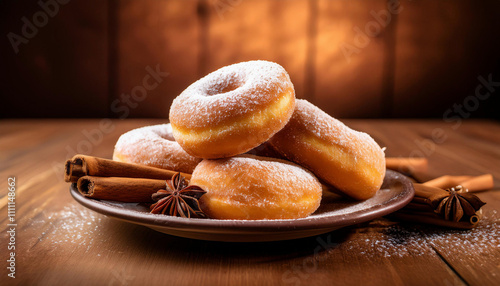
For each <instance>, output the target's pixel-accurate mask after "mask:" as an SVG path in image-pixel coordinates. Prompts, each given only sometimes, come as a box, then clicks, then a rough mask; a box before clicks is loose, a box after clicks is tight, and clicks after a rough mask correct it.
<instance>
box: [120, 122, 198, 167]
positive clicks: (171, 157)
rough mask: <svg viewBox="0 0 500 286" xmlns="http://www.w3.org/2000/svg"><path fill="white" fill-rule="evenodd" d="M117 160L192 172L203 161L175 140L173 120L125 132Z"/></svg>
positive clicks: (121, 137) (121, 138)
mask: <svg viewBox="0 0 500 286" xmlns="http://www.w3.org/2000/svg"><path fill="white" fill-rule="evenodd" d="M113 160H117V161H122V162H128V163H136V164H142V165H146V166H152V167H158V168H163V169H169V170H174V171H180V172H184V173H192V172H193V170H194V168H195V167H196V165H197V164H198V163H199V162H200V161H201V159H199V158H196V157H193V156H191V155H189V154H188V153H186V151H184V150H183V149H182V148H181V146H179V144H178V143H177V142H175V140H174V137H173V135H172V127H171V125H170V124H161V125H153V126H146V127H141V128H137V129H134V130H131V131H129V132H127V133H125V134H123V135H121V136H120V138H119V139H118V141H117V142H116V145H115V151H114V154H113Z"/></svg>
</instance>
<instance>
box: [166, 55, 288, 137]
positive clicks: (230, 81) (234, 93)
mask: <svg viewBox="0 0 500 286" xmlns="http://www.w3.org/2000/svg"><path fill="white" fill-rule="evenodd" d="M290 87H291V88H292V89H293V86H292V83H291V82H290V78H289V76H288V74H287V73H286V71H285V69H284V68H283V67H281V66H280V65H278V64H276V63H273V62H268V61H249V62H242V63H237V64H233V65H229V66H226V67H223V68H221V69H219V70H217V71H215V72H212V73H210V74H209V75H207V76H205V77H203V78H202V79H200V80H198V81H196V82H195V83H193V84H192V85H190V86H189V87H188V88H186V90H184V91H183V92H182V93H181V94H180V95H179V96H178V97H177V98H176V99H175V100H174V101H173V103H172V106H171V108H170V121H171V122H174V123H176V122H182V125H183V126H189V127H190V128H197V127H206V126H210V125H216V124H218V123H220V122H223V121H224V120H226V119H227V118H233V117H235V116H238V115H243V114H248V113H251V112H254V111H256V110H259V109H261V106H262V105H263V104H267V103H269V102H273V101H276V100H277V97H278V95H279V94H280V93H282V92H283V91H284V90H285V89H287V88H290Z"/></svg>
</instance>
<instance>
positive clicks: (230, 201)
mask: <svg viewBox="0 0 500 286" xmlns="http://www.w3.org/2000/svg"><path fill="white" fill-rule="evenodd" d="M169 119H170V124H163V125H156V126H149V127H143V128H139V129H135V130H132V131H130V132H127V133H125V134H123V135H122V136H121V137H120V139H119V140H118V142H117V144H116V146H115V151H114V154H113V159H114V160H117V161H122V162H131V163H138V164H144V165H149V166H155V167H160V168H166V169H170V170H176V171H181V172H185V173H192V177H191V181H190V183H191V184H193V185H197V186H200V187H202V188H203V189H204V190H205V191H207V193H206V194H205V195H204V196H202V197H201V199H200V206H201V208H202V210H203V211H204V212H205V213H206V214H207V215H208V216H209V217H210V218H215V219H242V220H256V219H296V218H303V217H307V216H309V215H310V214H312V213H313V212H314V211H316V209H317V208H318V207H319V205H320V202H321V195H322V186H321V183H320V181H319V180H321V181H322V182H323V183H325V184H328V185H331V186H333V188H332V189H335V190H337V191H338V192H340V193H341V194H344V195H346V196H349V197H351V198H353V199H357V200H365V199H368V198H370V197H372V196H374V195H375V193H376V192H377V190H379V189H380V186H381V185H382V181H383V178H384V175H385V155H384V152H383V150H382V149H381V148H380V146H379V145H378V144H377V143H376V142H375V141H374V140H373V139H372V138H371V137H370V136H369V135H368V134H366V133H362V132H357V131H354V130H352V129H350V128H348V127H347V126H345V125H344V124H343V123H342V122H340V121H338V120H336V119H334V118H332V117H331V116H329V115H328V114H327V113H325V112H323V111H322V110H321V109H319V108H318V107H316V106H314V105H313V104H311V103H309V102H308V101H306V100H296V99H295V91H294V88H293V84H292V82H291V81H290V78H289V76H288V74H287V72H286V71H285V69H284V68H283V67H281V66H280V65H278V64H276V63H273V62H267V61H250V62H243V63H238V64H234V65H230V66H226V67H223V68H221V69H219V70H217V71H215V72H213V73H211V74H209V75H207V76H205V77H204V78H202V79H200V80H198V81H196V82H195V83H193V84H192V85H191V86H189V87H188V88H187V89H186V90H184V91H183V92H182V93H181V94H180V95H179V96H178V97H177V98H176V99H175V100H174V101H173V103H172V106H171V107H170V118H169ZM318 179H319V180H318Z"/></svg>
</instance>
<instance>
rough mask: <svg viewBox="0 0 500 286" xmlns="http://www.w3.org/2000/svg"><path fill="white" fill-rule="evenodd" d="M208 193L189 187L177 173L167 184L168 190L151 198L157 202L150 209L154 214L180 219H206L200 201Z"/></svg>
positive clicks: (160, 191) (161, 191) (193, 186)
mask: <svg viewBox="0 0 500 286" xmlns="http://www.w3.org/2000/svg"><path fill="white" fill-rule="evenodd" d="M205 193H206V191H204V190H203V189H202V188H200V187H198V186H195V185H188V183H187V182H186V180H185V179H184V177H182V176H181V174H180V173H175V174H174V175H173V176H172V179H171V180H168V181H167V182H166V189H165V190H159V191H158V192H156V193H154V194H153V195H152V196H151V198H152V199H153V200H154V201H156V203H154V204H152V205H151V207H150V209H151V213H153V214H159V213H161V214H167V215H171V216H180V217H187V218H191V217H202V218H204V217H206V215H205V213H203V211H202V210H201V208H200V204H199V202H198V200H199V199H200V197H201V196H203V195H204V194H205Z"/></svg>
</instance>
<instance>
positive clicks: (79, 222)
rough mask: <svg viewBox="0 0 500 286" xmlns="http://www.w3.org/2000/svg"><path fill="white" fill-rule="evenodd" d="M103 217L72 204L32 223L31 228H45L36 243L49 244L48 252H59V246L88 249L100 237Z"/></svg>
mask: <svg viewBox="0 0 500 286" xmlns="http://www.w3.org/2000/svg"><path fill="white" fill-rule="evenodd" d="M101 217H102V216H101V215H99V214H96V213H95V212H93V211H90V210H87V209H84V208H82V207H81V206H77V205H76V204H70V205H68V206H65V207H64V208H63V209H62V210H61V211H58V212H51V213H48V214H44V215H43V217H42V218H36V219H34V220H33V221H32V222H31V227H43V228H44V231H43V232H42V233H41V235H40V237H39V238H38V242H36V243H49V244H50V246H49V247H45V249H46V250H48V251H57V245H58V244H63V243H64V244H68V243H69V244H74V245H78V246H85V247H86V248H87V250H88V249H90V247H91V246H92V244H93V243H94V240H95V239H98V238H99V237H98V236H99V233H100V232H99V227H100V226H101V223H102V220H101Z"/></svg>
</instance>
